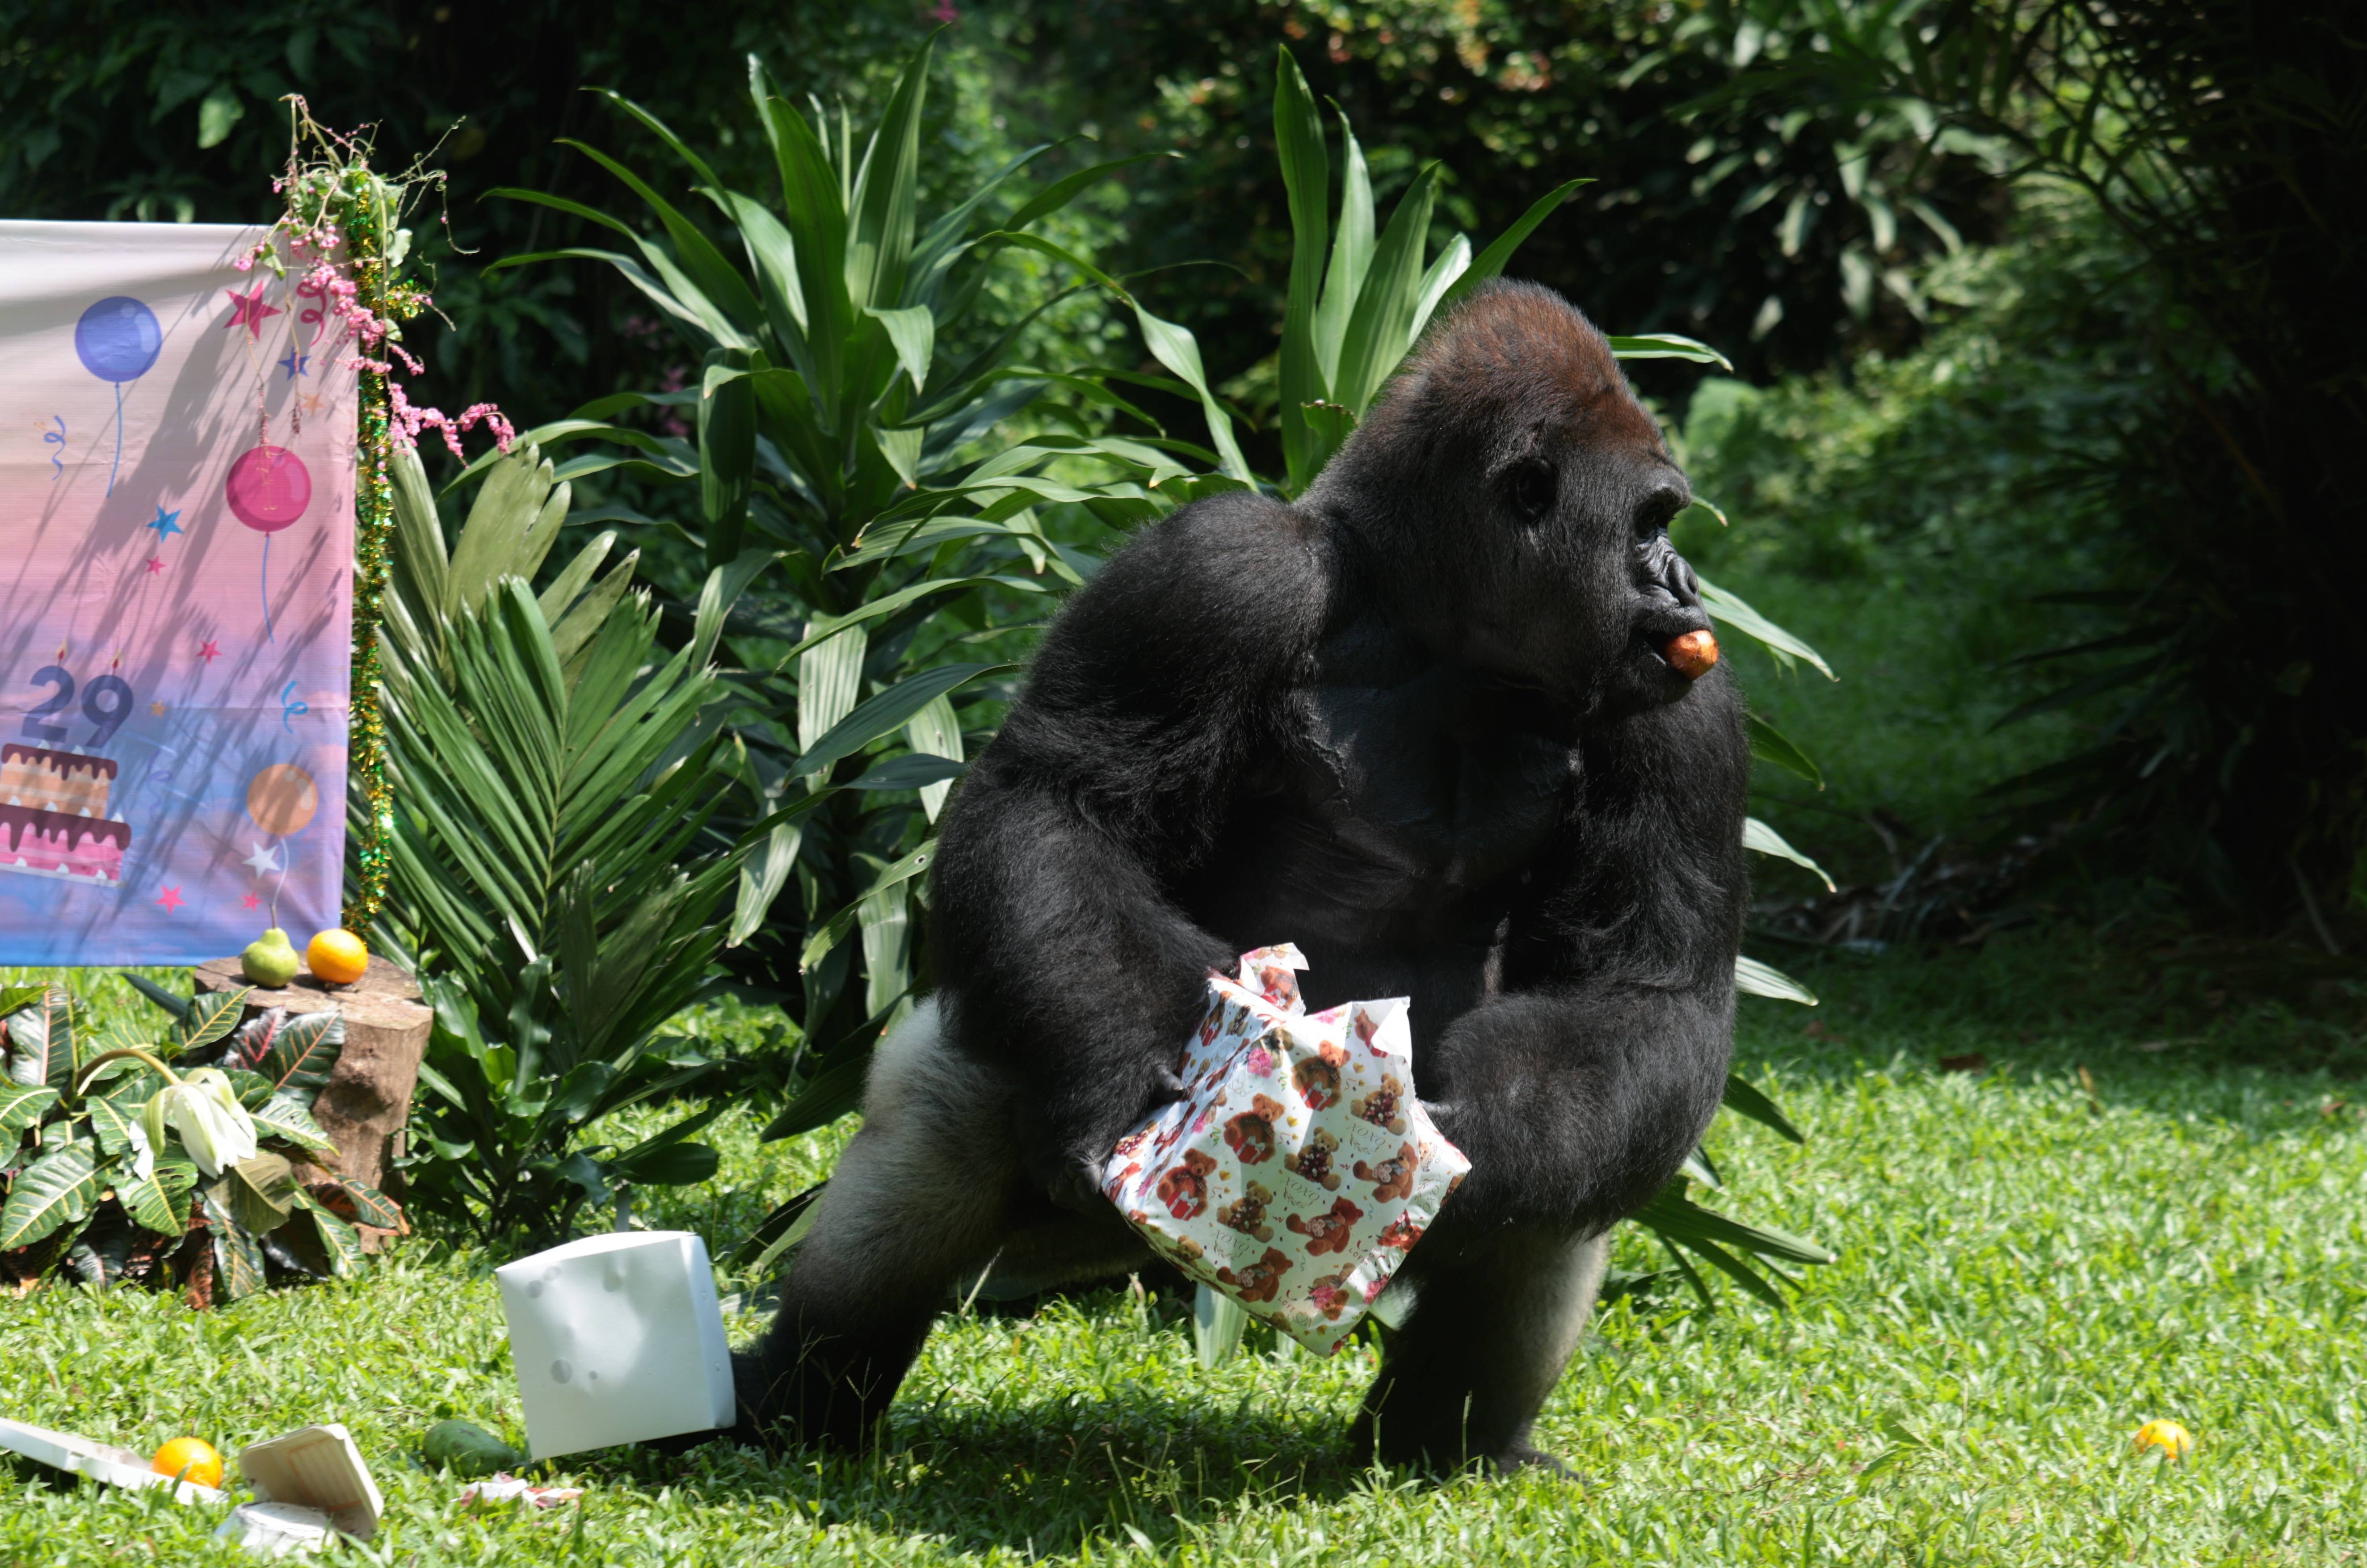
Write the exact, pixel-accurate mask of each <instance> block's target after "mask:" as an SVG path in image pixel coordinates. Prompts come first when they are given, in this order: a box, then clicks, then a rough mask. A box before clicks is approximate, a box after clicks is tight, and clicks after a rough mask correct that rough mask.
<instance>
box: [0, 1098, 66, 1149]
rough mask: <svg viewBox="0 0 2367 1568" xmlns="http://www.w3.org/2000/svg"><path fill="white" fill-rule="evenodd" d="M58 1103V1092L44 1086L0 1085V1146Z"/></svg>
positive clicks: (12, 1139)
mask: <svg viewBox="0 0 2367 1568" xmlns="http://www.w3.org/2000/svg"><path fill="white" fill-rule="evenodd" d="M57 1103H58V1092H57V1091H56V1090H55V1089H52V1088H50V1087H49V1086H47V1085H37V1084H0V1144H5V1143H6V1142H13V1141H14V1139H15V1137H16V1135H17V1133H19V1132H21V1131H24V1130H25V1129H26V1128H28V1127H30V1126H32V1125H33V1123H35V1122H37V1121H39V1120H40V1119H41V1118H42V1117H43V1116H44V1115H46V1114H48V1112H49V1108H51V1106H53V1105H55V1104H57Z"/></svg>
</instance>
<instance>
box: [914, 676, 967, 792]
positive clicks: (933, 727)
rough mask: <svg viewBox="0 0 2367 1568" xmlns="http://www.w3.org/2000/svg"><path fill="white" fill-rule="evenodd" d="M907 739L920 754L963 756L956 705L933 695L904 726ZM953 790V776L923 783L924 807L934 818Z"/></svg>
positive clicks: (949, 756) (954, 759)
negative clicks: (951, 778) (955, 710)
mask: <svg viewBox="0 0 2367 1568" xmlns="http://www.w3.org/2000/svg"><path fill="white" fill-rule="evenodd" d="M904 739H905V741H906V742H907V743H908V744H911V746H912V751H913V753H914V754H915V755H916V756H935V757H944V758H946V759H947V760H949V761H952V762H960V761H962V760H963V754H962V733H961V721H960V720H959V719H957V718H956V717H955V716H954V705H953V703H952V701H951V700H950V699H947V698H944V697H935V698H932V699H930V700H929V701H928V703H927V704H926V705H925V706H924V707H923V708H922V709H921V710H920V711H919V712H917V713H915V714H913V715H912V721H911V722H909V723H907V724H906V725H905V726H904ZM952 791H953V783H952V781H951V780H950V779H945V780H940V781H938V782H935V783H930V784H924V785H923V786H921V810H922V811H923V813H925V814H926V815H927V817H928V819H929V820H930V821H931V822H934V821H936V820H937V813H938V812H942V811H944V810H945V805H946V796H947V795H948V794H950V793H952Z"/></svg>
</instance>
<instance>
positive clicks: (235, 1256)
mask: <svg viewBox="0 0 2367 1568" xmlns="http://www.w3.org/2000/svg"><path fill="white" fill-rule="evenodd" d="M225 1179H227V1178H225ZM222 1187H223V1183H221V1182H216V1183H215V1184H214V1186H213V1187H212V1188H210V1189H209V1190H208V1191H207V1193H206V1196H205V1199H204V1202H205V1214H206V1224H207V1227H208V1228H209V1229H210V1230H211V1231H212V1232H213V1238H214V1267H215V1268H216V1269H217V1270H218V1271H219V1272H218V1274H217V1276H216V1280H215V1282H216V1283H217V1284H218V1285H219V1286H220V1287H221V1292H222V1296H223V1299H224V1300H226V1301H238V1300H240V1299H242V1298H243V1297H247V1296H252V1295H253V1294H255V1292H256V1291H257V1290H262V1289H263V1288H264V1285H265V1284H266V1276H265V1274H264V1271H263V1244H262V1243H261V1242H259V1241H257V1240H255V1237H254V1235H253V1234H251V1233H249V1232H248V1231H247V1230H246V1229H245V1228H244V1227H243V1226H242V1225H240V1224H239V1222H238V1221H237V1219H236V1217H235V1216H233V1215H232V1213H231V1204H230V1197H229V1195H228V1193H227V1192H225V1191H222V1190H221V1188H222Z"/></svg>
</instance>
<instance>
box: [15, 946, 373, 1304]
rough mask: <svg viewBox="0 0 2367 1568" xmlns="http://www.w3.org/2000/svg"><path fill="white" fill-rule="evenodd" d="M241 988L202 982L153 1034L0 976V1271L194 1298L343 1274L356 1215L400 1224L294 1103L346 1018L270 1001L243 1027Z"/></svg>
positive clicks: (317, 1086) (26, 1284)
mask: <svg viewBox="0 0 2367 1568" xmlns="http://www.w3.org/2000/svg"><path fill="white" fill-rule="evenodd" d="M245 999H246V993H245V992H243V991H239V992H232V993H226V994H220V995H213V996H201V997H199V998H198V999H197V1000H196V1001H195V1002H193V1003H190V1004H189V1005H188V1006H187V1008H186V1009H185V1010H184V1011H183V1012H182V1014H181V1016H180V1017H179V1019H178V1021H177V1023H176V1024H175V1026H174V1027H173V1028H170V1029H169V1030H168V1031H166V1032H165V1033H164V1034H163V1035H159V1034H157V1033H156V1032H155V1031H153V1030H150V1029H146V1028H142V1027H139V1026H137V1025H134V1024H133V1023H131V1022H130V1021H129V1020H126V1019H120V1018H117V1019H110V1020H108V1021H106V1022H103V1023H102V1022H100V1021H99V1020H97V1019H95V1018H93V1017H90V1015H89V1011H88V1009H87V1008H86V1007H85V1006H84V1005H83V1004H81V1003H80V1002H78V1001H77V1000H76V999H75V997H74V995H73V994H72V993H70V992H68V991H67V990H65V989H64V988H63V987H62V986H9V987H5V988H0V1016H5V1017H6V1022H5V1024H0V1056H5V1058H6V1065H7V1073H6V1079H5V1081H0V1180H5V1182H6V1194H7V1196H6V1201H5V1202H0V1281H5V1282H6V1283H8V1284H9V1285H11V1286H12V1287H13V1288H15V1289H17V1290H20V1291H21V1290H29V1289H31V1288H33V1287H34V1286H35V1285H38V1284H39V1283H40V1282H41V1281H43V1280H45V1279H48V1278H52V1277H54V1276H55V1275H57V1274H58V1273H59V1272H60V1271H61V1270H63V1271H64V1272H65V1273H67V1274H70V1275H72V1276H74V1277H75V1278H80V1279H81V1280H82V1281H83V1282H84V1283H85V1284H88V1285H92V1286H96V1287H100V1288H104V1287H108V1286H111V1285H115V1284H117V1283H119V1282H120V1281H122V1280H125V1279H134V1280H140V1281H142V1282H144V1283H147V1284H151V1285H156V1286H162V1287H166V1288H176V1289H179V1290H183V1291H185V1292H186V1293H187V1296H188V1298H189V1300H190V1301H191V1302H192V1303H193V1304H195V1305H198V1306H208V1305H211V1304H212V1303H213V1302H214V1301H216V1300H217V1299H221V1300H229V1301H235V1300H237V1299H238V1298H239V1297H241V1296H244V1295H248V1294H250V1293H252V1292H254V1291H255V1290H261V1289H263V1287H264V1286H265V1285H266V1284H267V1283H269V1282H270V1281H271V1280H272V1279H273V1278H275V1277H290V1276H292V1277H300V1278H326V1277H329V1276H335V1275H349V1274H353V1273H355V1272H357V1270H359V1269H360V1268H361V1267H363V1265H364V1258H363V1236H364V1234H365V1233H366V1231H368V1229H371V1228H377V1229H381V1230H387V1231H397V1232H399V1231H402V1230H405V1229H407V1228H408V1227H407V1226H406V1225H405V1223H404V1221H403V1217H402V1209H401V1208H400V1207H399V1206H398V1205H397V1204H396V1203H394V1202H393V1200H391V1199H389V1198H387V1197H386V1196H385V1195H384V1194H382V1193H380V1192H379V1191H377V1190H376V1189H374V1188H372V1187H368V1186H366V1185H364V1184H363V1183H360V1182H357V1181H352V1180H349V1179H347V1178H345V1177H344V1176H339V1175H337V1174H336V1173H335V1171H334V1169H332V1168H330V1167H329V1166H328V1165H324V1164H323V1163H320V1162H318V1161H316V1160H315V1159H314V1158H313V1156H315V1155H323V1154H329V1153H333V1152H334V1148H335V1145H334V1143H332V1142H330V1140H329V1138H328V1136H327V1135H326V1134H325V1133H323V1131H321V1127H320V1124H319V1123H318V1122H316V1121H315V1120H313V1119H312V1112H311V1106H312V1102H313V1100H314V1099H315V1098H316V1097H317V1096H319V1094H320V1092H321V1090H322V1088H323V1086H324V1085H326V1084H327V1083H328V1081H329V1074H330V1073H331V1072H332V1071H333V1070H334V1068H335V1067H336V1064H337V1058H338V1056H339V1055H340V1054H341V1053H342V1052H343V1051H344V1050H345V1020H344V1019H343V1018H341V1017H338V1016H337V1015H336V1014H335V1013H334V1012H333V1011H332V1012H320V1013H297V1014H290V1013H289V1012H288V1011H287V1010H286V1009H285V1008H279V1007H274V1008H271V1009H270V1010H268V1011H266V1012H264V1013H261V1014H259V1015H257V1016H256V1017H254V1018H252V1019H249V1020H248V1021H247V1022H246V1024H245V1025H244V1026H243V1027H242V1026H240V1024H239V1021H238V1020H239V1016H240V1014H241V1013H242V1012H243V1010H244V1003H245Z"/></svg>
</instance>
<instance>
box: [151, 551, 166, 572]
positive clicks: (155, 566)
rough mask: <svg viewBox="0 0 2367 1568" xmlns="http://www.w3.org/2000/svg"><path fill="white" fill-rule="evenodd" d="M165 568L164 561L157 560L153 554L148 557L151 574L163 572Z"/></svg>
mask: <svg viewBox="0 0 2367 1568" xmlns="http://www.w3.org/2000/svg"><path fill="white" fill-rule="evenodd" d="M163 570H164V562H161V561H159V560H157V559H156V558H155V557H154V556H153V555H152V556H150V557H149V558H148V571H149V573H150V574H151V575H153V574H156V573H158V572H162V571H163Z"/></svg>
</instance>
